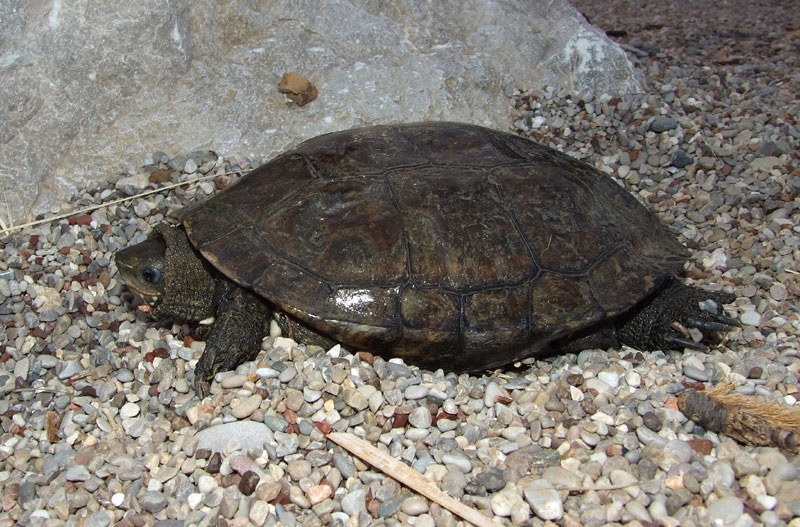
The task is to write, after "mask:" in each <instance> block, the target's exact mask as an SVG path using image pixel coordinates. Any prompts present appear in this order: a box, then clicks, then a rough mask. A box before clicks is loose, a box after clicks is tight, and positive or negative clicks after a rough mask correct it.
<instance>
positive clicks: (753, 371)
mask: <svg viewBox="0 0 800 527" xmlns="http://www.w3.org/2000/svg"><path fill="white" fill-rule="evenodd" d="M762 373H764V370H763V369H762V368H761V366H753V367H752V368H750V371H749V372H748V373H747V377H748V378H750V379H760V378H761V374H762Z"/></svg>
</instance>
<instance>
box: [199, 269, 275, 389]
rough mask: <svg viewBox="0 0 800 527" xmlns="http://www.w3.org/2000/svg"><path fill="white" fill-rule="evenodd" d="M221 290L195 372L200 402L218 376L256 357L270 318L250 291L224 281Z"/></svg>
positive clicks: (264, 305)
mask: <svg viewBox="0 0 800 527" xmlns="http://www.w3.org/2000/svg"><path fill="white" fill-rule="evenodd" d="M220 289H221V291H219V292H218V296H219V299H218V301H217V308H216V315H215V321H214V324H213V325H212V326H211V330H210V332H209V334H208V337H207V339H206V349H205V352H203V355H202V356H201V357H200V360H199V361H197V367H196V368H195V370H194V389H195V392H196V393H197V395H198V397H200V398H201V399H202V398H203V397H205V396H206V395H208V392H209V388H210V386H211V381H212V379H213V378H214V375H216V373H217V372H220V371H228V370H232V369H234V368H236V367H237V366H238V365H239V364H241V363H243V362H246V361H248V360H253V359H254V358H255V357H256V356H257V355H258V352H259V351H260V350H261V339H262V338H264V336H265V335H266V332H267V328H268V323H269V319H270V316H271V309H270V307H269V305H268V304H267V303H266V302H265V301H264V300H263V299H262V298H261V297H259V296H258V295H256V294H255V293H253V292H252V291H250V290H248V289H244V288H242V287H239V286H238V285H236V284H234V283H233V282H227V281H226V282H225V283H224V284H221V287H220Z"/></svg>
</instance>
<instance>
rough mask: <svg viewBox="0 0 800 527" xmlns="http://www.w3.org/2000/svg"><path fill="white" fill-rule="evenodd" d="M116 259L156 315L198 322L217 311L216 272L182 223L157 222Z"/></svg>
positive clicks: (132, 288)
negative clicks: (145, 234)
mask: <svg viewBox="0 0 800 527" xmlns="http://www.w3.org/2000/svg"><path fill="white" fill-rule="evenodd" d="M115 260H116V262H117V268H118V269H119V274H120V275H121V276H122V279H123V280H124V281H125V283H126V284H127V285H128V287H129V288H130V290H131V291H132V292H133V293H134V294H135V295H136V296H137V297H139V298H140V299H141V300H142V301H143V302H145V303H146V304H148V305H149V306H150V307H151V310H150V312H151V314H152V315H153V316H154V317H156V318H178V319H181V320H185V321H187V322H196V321H199V320H203V319H204V318H208V317H209V316H212V315H213V314H214V291H215V289H216V279H215V277H214V273H213V272H212V271H211V270H210V269H209V267H208V265H207V264H206V262H205V261H204V260H203V258H202V257H201V256H200V254H199V253H198V252H197V251H196V250H195V248H194V247H193V246H192V245H191V243H189V239H188V238H187V236H186V231H185V230H184V229H183V228H182V227H180V226H178V227H171V226H169V225H167V224H163V223H162V224H160V225H156V226H155V227H154V228H153V233H152V234H151V235H150V237H149V238H148V239H147V240H145V241H143V242H141V243H137V244H136V245H133V246H131V247H128V248H126V249H122V250H120V251H117V254H116V255H115Z"/></svg>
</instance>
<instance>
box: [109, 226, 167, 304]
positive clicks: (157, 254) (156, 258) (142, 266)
mask: <svg viewBox="0 0 800 527" xmlns="http://www.w3.org/2000/svg"><path fill="white" fill-rule="evenodd" d="M165 253H166V245H165V243H164V239H163V238H162V237H161V236H153V237H151V238H148V239H147V240H145V241H143V242H142V243H137V244H136V245H134V246H132V247H128V248H127V249H122V250H121V251H119V252H117V254H116V256H115V259H116V261H117V268H118V269H119V274H120V275H122V279H123V280H125V283H126V284H128V287H129V288H130V290H131V291H133V293H134V294H135V295H136V296H138V297H139V298H141V299H142V300H143V301H144V302H146V303H148V304H150V305H152V304H153V303H154V302H156V301H157V300H158V298H159V297H161V296H162V295H163V294H164V273H165V272H166V254H165Z"/></svg>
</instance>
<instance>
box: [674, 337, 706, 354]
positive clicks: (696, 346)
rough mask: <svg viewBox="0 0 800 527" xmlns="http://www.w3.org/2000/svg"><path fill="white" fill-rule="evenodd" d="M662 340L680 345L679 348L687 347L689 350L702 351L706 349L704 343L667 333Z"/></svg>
mask: <svg viewBox="0 0 800 527" xmlns="http://www.w3.org/2000/svg"><path fill="white" fill-rule="evenodd" d="M664 340H665V341H666V342H667V343H668V344H670V345H674V346H680V347H681V348H688V349H691V350H695V351H703V352H707V351H708V346H706V345H705V344H701V343H699V342H695V341H693V340H689V339H685V338H682V337H679V336H677V335H669V336H667V337H666V338H665V339H664Z"/></svg>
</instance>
